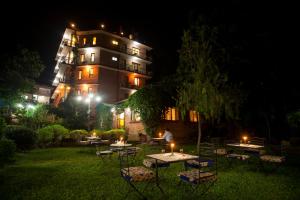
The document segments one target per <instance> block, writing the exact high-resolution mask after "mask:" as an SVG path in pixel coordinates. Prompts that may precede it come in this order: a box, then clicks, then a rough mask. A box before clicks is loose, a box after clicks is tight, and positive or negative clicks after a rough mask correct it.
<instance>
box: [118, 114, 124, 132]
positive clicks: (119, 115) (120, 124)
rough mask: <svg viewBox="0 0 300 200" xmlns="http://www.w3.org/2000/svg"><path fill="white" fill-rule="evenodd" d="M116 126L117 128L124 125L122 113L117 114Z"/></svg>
mask: <svg viewBox="0 0 300 200" xmlns="http://www.w3.org/2000/svg"><path fill="white" fill-rule="evenodd" d="M117 126H118V128H124V126H125V120H124V113H121V114H118V115H117Z"/></svg>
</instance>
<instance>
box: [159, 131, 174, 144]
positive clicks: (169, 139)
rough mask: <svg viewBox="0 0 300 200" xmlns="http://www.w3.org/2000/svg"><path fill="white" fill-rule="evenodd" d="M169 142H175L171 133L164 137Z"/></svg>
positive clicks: (168, 132)
mask: <svg viewBox="0 0 300 200" xmlns="http://www.w3.org/2000/svg"><path fill="white" fill-rule="evenodd" d="M162 137H163V138H164V139H165V140H166V141H167V142H171V141H172V140H173V135H172V133H171V132H170V131H165V133H164V135H163V136H162Z"/></svg>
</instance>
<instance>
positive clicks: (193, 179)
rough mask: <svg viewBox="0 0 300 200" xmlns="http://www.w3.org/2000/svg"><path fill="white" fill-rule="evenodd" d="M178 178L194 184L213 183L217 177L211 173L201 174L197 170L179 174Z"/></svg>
mask: <svg viewBox="0 0 300 200" xmlns="http://www.w3.org/2000/svg"><path fill="white" fill-rule="evenodd" d="M199 173H200V176H199ZM178 176H179V178H180V179H181V180H183V181H186V182H190V183H194V184H197V183H202V182H208V181H214V180H216V178H217V176H216V175H215V174H214V173H212V172H202V171H199V170H198V169H193V170H189V171H183V172H180V173H179V174H178Z"/></svg>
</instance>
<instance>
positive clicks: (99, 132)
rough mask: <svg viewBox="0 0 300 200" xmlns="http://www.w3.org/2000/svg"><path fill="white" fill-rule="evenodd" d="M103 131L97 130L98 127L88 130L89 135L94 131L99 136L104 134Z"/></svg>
mask: <svg viewBox="0 0 300 200" xmlns="http://www.w3.org/2000/svg"><path fill="white" fill-rule="evenodd" d="M104 132H105V131H103V130H99V129H93V130H91V131H90V132H89V135H94V133H95V134H96V136H99V137H101V136H102V135H103V134H104Z"/></svg>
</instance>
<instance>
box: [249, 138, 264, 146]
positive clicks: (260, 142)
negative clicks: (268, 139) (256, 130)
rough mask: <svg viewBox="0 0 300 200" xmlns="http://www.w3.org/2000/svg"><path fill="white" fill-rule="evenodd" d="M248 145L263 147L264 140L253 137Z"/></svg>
mask: <svg viewBox="0 0 300 200" xmlns="http://www.w3.org/2000/svg"><path fill="white" fill-rule="evenodd" d="M249 143H250V144H256V145H260V146H265V139H264V138H260V137H253V138H251V139H250V141H249Z"/></svg>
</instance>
